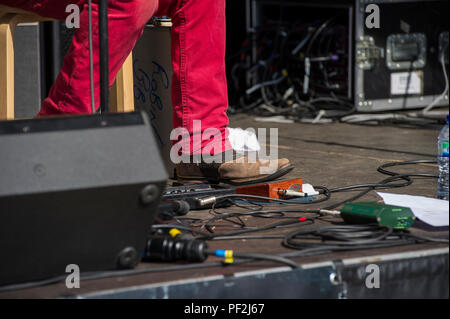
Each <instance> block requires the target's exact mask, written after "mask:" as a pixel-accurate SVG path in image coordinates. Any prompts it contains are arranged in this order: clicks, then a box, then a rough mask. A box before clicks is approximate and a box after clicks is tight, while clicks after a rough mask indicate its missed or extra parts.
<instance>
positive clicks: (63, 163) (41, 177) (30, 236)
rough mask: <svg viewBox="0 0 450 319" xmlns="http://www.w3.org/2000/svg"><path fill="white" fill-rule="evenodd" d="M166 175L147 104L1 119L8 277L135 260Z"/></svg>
mask: <svg viewBox="0 0 450 319" xmlns="http://www.w3.org/2000/svg"><path fill="white" fill-rule="evenodd" d="M166 181H167V173H166V171H165V168H164V165H163V163H162V160H161V156H160V154H159V152H158V147H157V145H156V142H155V140H154V137H153V133H152V129H151V127H150V124H149V121H148V119H147V117H146V115H145V114H143V113H127V114H103V115H100V114H99V115H90V116H77V117H57V118H47V119H35V120H21V121H11V122H0V251H1V257H0V286H3V285H8V284H12V283H21V282H27V281H35V280H41V279H45V278H50V277H54V276H59V275H64V274H65V272H66V267H67V266H68V265H71V264H75V265H78V266H79V268H80V271H81V272H87V271H89V272H90V271H100V270H110V269H118V268H131V267H134V266H136V264H137V263H138V262H139V261H140V258H141V255H142V252H143V251H144V246H145V242H146V240H145V239H146V236H147V233H148V231H149V229H150V227H151V225H152V223H153V221H154V215H155V212H156V210H157V206H158V204H159V200H160V196H161V193H162V191H163V189H164V187H165V184H166Z"/></svg>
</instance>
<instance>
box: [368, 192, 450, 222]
mask: <svg viewBox="0 0 450 319" xmlns="http://www.w3.org/2000/svg"><path fill="white" fill-rule="evenodd" d="M377 194H378V195H379V196H380V197H381V198H383V200H384V203H385V204H387V205H395V206H403V207H409V208H411V210H412V212H413V213H414V215H415V216H416V217H417V218H419V219H420V220H421V221H423V222H425V223H427V224H429V225H431V226H434V227H441V226H448V219H449V218H448V217H449V208H448V201H445V200H440V199H436V198H429V197H424V196H412V195H401V194H389V193H378V192H377Z"/></svg>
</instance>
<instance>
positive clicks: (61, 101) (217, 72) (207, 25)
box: [0, 0, 231, 153]
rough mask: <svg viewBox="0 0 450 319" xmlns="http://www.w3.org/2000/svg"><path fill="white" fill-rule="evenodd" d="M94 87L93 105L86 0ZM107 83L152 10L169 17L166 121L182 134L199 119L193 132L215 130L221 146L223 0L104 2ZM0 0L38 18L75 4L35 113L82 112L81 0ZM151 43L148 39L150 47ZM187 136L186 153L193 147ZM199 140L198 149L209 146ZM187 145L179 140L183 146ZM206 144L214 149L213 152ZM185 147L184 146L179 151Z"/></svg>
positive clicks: (85, 54)
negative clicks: (66, 43) (55, 70)
mask: <svg viewBox="0 0 450 319" xmlns="http://www.w3.org/2000/svg"><path fill="white" fill-rule="evenodd" d="M92 2H93V9H92V11H93V30H94V41H93V42H94V70H96V71H95V72H94V85H95V101H96V108H98V107H99V103H100V101H99V95H100V90H99V84H100V78H99V72H98V68H99V58H98V23H97V22H98V0H93V1H92ZM108 3H109V15H108V17H109V54H110V57H109V63H110V64H109V67H110V78H109V83H110V85H112V84H113V83H114V79H115V77H116V75H117V73H118V71H119V70H120V68H121V66H122V64H123V63H124V61H125V59H126V58H127V57H128V55H129V54H130V52H131V51H132V50H133V47H134V46H135V44H136V42H137V40H138V38H139V37H140V36H141V34H142V32H143V29H144V26H145V24H146V23H147V22H148V21H149V19H150V18H151V17H152V16H168V17H170V18H172V22H173V28H172V52H171V54H172V64H173V70H174V77H173V80H172V100H173V109H174V116H173V124H174V127H175V128H185V129H187V131H188V132H189V133H190V137H192V136H193V135H194V134H199V133H201V132H194V126H193V121H194V120H201V127H202V129H201V131H202V132H203V131H204V130H205V129H207V128H215V129H218V130H219V131H220V132H221V133H222V136H221V145H217V146H218V147H219V149H220V148H221V149H222V151H225V150H228V149H230V148H231V147H230V146H229V143H228V139H227V136H226V134H227V130H226V126H227V125H228V117H227V115H226V110H227V107H228V95H227V83H226V75H225V0H109V1H108ZM0 4H4V5H8V6H11V7H17V8H21V9H25V10H28V11H32V12H35V13H37V14H39V15H41V16H44V17H50V18H55V19H60V20H66V18H67V16H68V15H69V14H70V13H71V12H69V13H68V12H66V7H67V6H68V5H70V4H77V5H78V6H79V8H80V11H81V15H80V28H79V29H77V30H76V31H75V34H74V38H73V43H72V46H71V47H70V49H69V52H68V54H67V55H66V57H65V59H64V64H63V67H62V69H61V71H60V73H59V75H58V77H57V79H56V82H55V83H54V85H53V86H52V88H51V90H50V93H49V96H48V97H47V98H46V99H45V101H44V103H43V105H42V108H41V111H40V112H39V116H45V115H55V114H80V113H90V112H91V106H90V78H89V50H88V45H89V41H88V1H87V0H0ZM156 45H158V44H157V43H155V46H156ZM189 140H191V141H190V153H198V152H199V149H198V148H199V146H198V145H197V147H196V146H195V145H193V141H192V140H193V139H192V138H191V139H189ZM211 142H212V139H211V140H210V139H208V138H206V139H205V140H203V141H202V143H201V148H202V149H203V148H205V146H206V145H207V144H210V145H209V146H210V148H211V146H212V143H211ZM185 146H186V147H187V145H185ZM219 149H217V148H214V153H217V150H219ZM185 150H187V149H185Z"/></svg>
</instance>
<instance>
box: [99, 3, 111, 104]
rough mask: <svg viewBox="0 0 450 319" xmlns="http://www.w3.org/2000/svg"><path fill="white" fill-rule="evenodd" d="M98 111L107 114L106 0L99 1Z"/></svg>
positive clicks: (107, 52)
mask: <svg viewBox="0 0 450 319" xmlns="http://www.w3.org/2000/svg"><path fill="white" fill-rule="evenodd" d="M98 19H99V42H100V45H99V47H100V48H99V56H100V109H101V112H102V113H107V112H109V47H108V0H100V1H99V13H98Z"/></svg>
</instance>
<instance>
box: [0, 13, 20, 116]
mask: <svg viewBox="0 0 450 319" xmlns="http://www.w3.org/2000/svg"><path fill="white" fill-rule="evenodd" d="M15 20H16V15H15V14H6V15H4V16H2V17H1V18H0V120H12V119H14V29H15V27H16V24H17V23H16V21H15Z"/></svg>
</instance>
